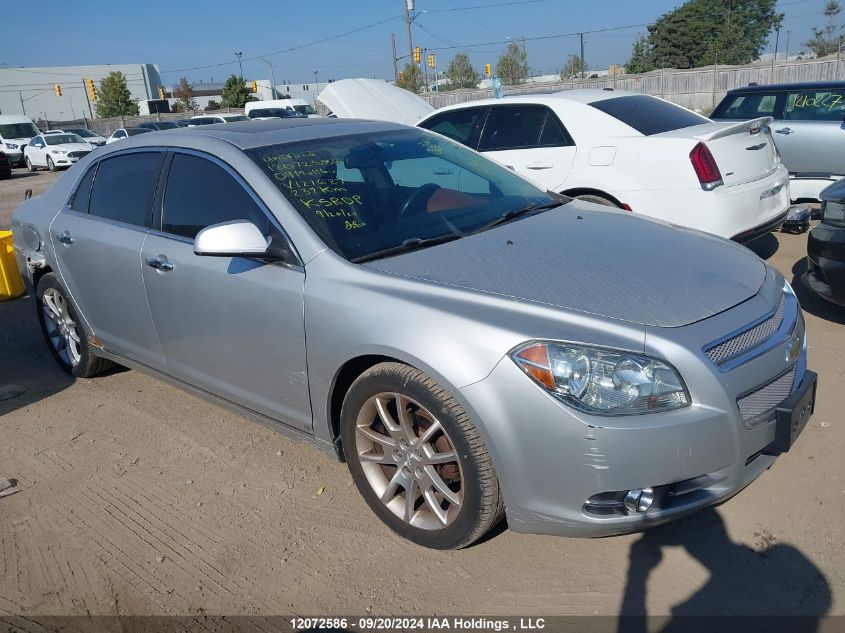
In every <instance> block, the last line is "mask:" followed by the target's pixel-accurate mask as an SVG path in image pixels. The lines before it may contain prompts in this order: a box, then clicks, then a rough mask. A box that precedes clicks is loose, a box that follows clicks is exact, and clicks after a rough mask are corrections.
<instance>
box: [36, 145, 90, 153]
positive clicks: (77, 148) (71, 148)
mask: <svg viewBox="0 0 845 633" xmlns="http://www.w3.org/2000/svg"><path fill="white" fill-rule="evenodd" d="M47 149H60V150H62V151H63V152H90V151H91V150H92V149H94V147H93V146H92V145H91V143H62V144H61V145H49V146H48V147H47Z"/></svg>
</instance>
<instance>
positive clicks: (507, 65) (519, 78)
mask: <svg viewBox="0 0 845 633" xmlns="http://www.w3.org/2000/svg"><path fill="white" fill-rule="evenodd" d="M496 76H497V77H498V78H499V79H501V80H502V83H503V84H505V85H507V86H514V85H516V84H521V83H522V82H524V81H525V80H526V79H528V54H527V53H526V52H525V48H523V47H522V46H520V45H519V44H517V43H516V42H511V43H510V44H508V47H507V49H506V50H505V52H504V53H502V54H501V55H500V56H499V61H498V62H497V63H496Z"/></svg>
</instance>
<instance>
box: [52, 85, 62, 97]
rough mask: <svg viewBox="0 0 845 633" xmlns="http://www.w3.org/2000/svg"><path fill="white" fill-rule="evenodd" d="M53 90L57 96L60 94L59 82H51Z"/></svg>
mask: <svg viewBox="0 0 845 633" xmlns="http://www.w3.org/2000/svg"><path fill="white" fill-rule="evenodd" d="M53 92H55V93H56V96H57V97H61V96H62V87H61V86H60V85H59V84H53Z"/></svg>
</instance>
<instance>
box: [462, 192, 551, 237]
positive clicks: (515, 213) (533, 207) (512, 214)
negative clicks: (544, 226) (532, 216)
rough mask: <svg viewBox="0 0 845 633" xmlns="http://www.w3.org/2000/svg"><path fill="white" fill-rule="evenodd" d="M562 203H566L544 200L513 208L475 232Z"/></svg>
mask: <svg viewBox="0 0 845 633" xmlns="http://www.w3.org/2000/svg"><path fill="white" fill-rule="evenodd" d="M562 204H565V203H564V202H560V201H557V200H555V201H554V202H544V203H543V204H540V203H539V202H535V203H534V204H529V205H528V206H527V207H522V208H521V209H511V210H510V211H505V212H504V213H503V214H502V215H500V216H499V217H498V218H496V219H495V220H492V221H490V222H488V223H487V224H484V225H483V226H481V227H480V228H478V229H476V230H475V231H473V233H481V232H482V231H486V230H487V229H492V228H493V227H494V226H499V225H500V224H504V223H505V222H510V221H511V220H513V219H514V218H517V217H519V216H520V215H525V214H526V213H534V212H536V211H545V210H547V209H554V208H555V207H559V206H561V205H562Z"/></svg>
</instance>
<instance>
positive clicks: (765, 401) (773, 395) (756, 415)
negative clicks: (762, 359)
mask: <svg viewBox="0 0 845 633" xmlns="http://www.w3.org/2000/svg"><path fill="white" fill-rule="evenodd" d="M794 382H795V366H794V365H793V366H792V367H791V368H790V369H789V370H788V371H787V372H786V373H783V374H781V375H780V376H778V377H777V378H775V379H774V380H770V381H769V382H767V383H766V384H765V385H762V386H761V387H757V388H756V389H754V390H753V391H750V392H748V393H746V394H745V395H742V396H740V397H739V398H737V399H736V404H737V406H738V407H739V414H740V416H741V417H742V422H743V424H745V425H746V426H747V427H749V428H750V427H753V426H756V425H757V424H759V423H761V422H765V421H766V420H767V419H768V418H769V417H770V414H771V413H773V412H774V410H775V408H776V407H777V406H778V405H779V404H780V403H781V402H783V401H784V400H786V398H787V396H789V394H790V393H792V385H793V383H794Z"/></svg>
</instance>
